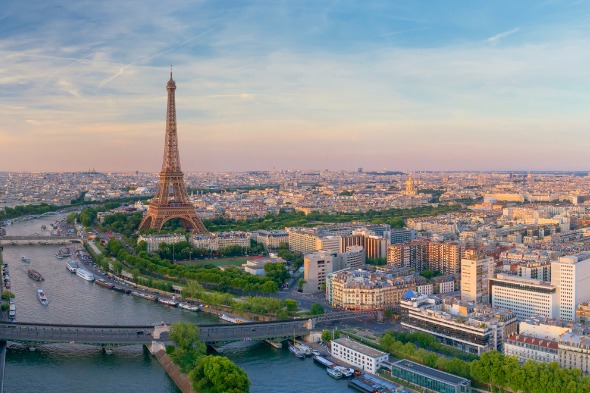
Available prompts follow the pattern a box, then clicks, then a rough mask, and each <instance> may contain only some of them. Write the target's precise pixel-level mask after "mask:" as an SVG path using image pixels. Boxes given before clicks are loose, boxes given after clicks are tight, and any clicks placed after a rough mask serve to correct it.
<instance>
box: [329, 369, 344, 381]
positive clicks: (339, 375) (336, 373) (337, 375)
mask: <svg viewBox="0 0 590 393" xmlns="http://www.w3.org/2000/svg"><path fill="white" fill-rule="evenodd" d="M326 372H327V373H328V375H329V376H331V377H332V378H335V379H340V378H342V373H341V372H340V371H337V370H334V369H333V368H327V369H326Z"/></svg>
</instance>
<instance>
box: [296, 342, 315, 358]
mask: <svg viewBox="0 0 590 393" xmlns="http://www.w3.org/2000/svg"><path fill="white" fill-rule="evenodd" d="M295 348H297V349H298V350H300V351H301V352H303V353H304V354H305V356H311V355H312V350H311V348H310V347H309V346H307V345H305V344H301V343H295Z"/></svg>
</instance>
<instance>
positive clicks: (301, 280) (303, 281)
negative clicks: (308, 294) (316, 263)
mask: <svg viewBox="0 0 590 393" xmlns="http://www.w3.org/2000/svg"><path fill="white" fill-rule="evenodd" d="M304 285H305V280H304V279H302V278H300V279H299V281H297V286H298V287H299V289H303V286H304Z"/></svg>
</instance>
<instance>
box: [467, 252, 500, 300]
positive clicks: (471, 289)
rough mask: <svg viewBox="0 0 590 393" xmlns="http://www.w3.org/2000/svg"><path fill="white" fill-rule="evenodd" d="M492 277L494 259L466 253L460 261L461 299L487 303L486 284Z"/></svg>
mask: <svg viewBox="0 0 590 393" xmlns="http://www.w3.org/2000/svg"><path fill="white" fill-rule="evenodd" d="M493 275H494V258H492V257H486V258H484V257H482V256H478V255H477V254H476V253H475V252H472V253H467V255H465V258H463V259H461V299H462V300H467V301H469V302H475V303H478V304H479V303H489V292H488V282H489V279H490V278H493Z"/></svg>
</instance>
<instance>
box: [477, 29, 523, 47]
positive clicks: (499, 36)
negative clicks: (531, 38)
mask: <svg viewBox="0 0 590 393" xmlns="http://www.w3.org/2000/svg"><path fill="white" fill-rule="evenodd" d="M518 31H520V28H519V27H516V28H514V29H512V30H508V31H504V32H502V33H498V34H496V35H493V36H491V37H489V38H486V40H485V41H486V42H487V43H489V44H492V45H496V44H498V43H499V42H500V41H502V40H503V39H504V38H506V37H508V36H510V35H512V34H514V33H516V32H518Z"/></svg>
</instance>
